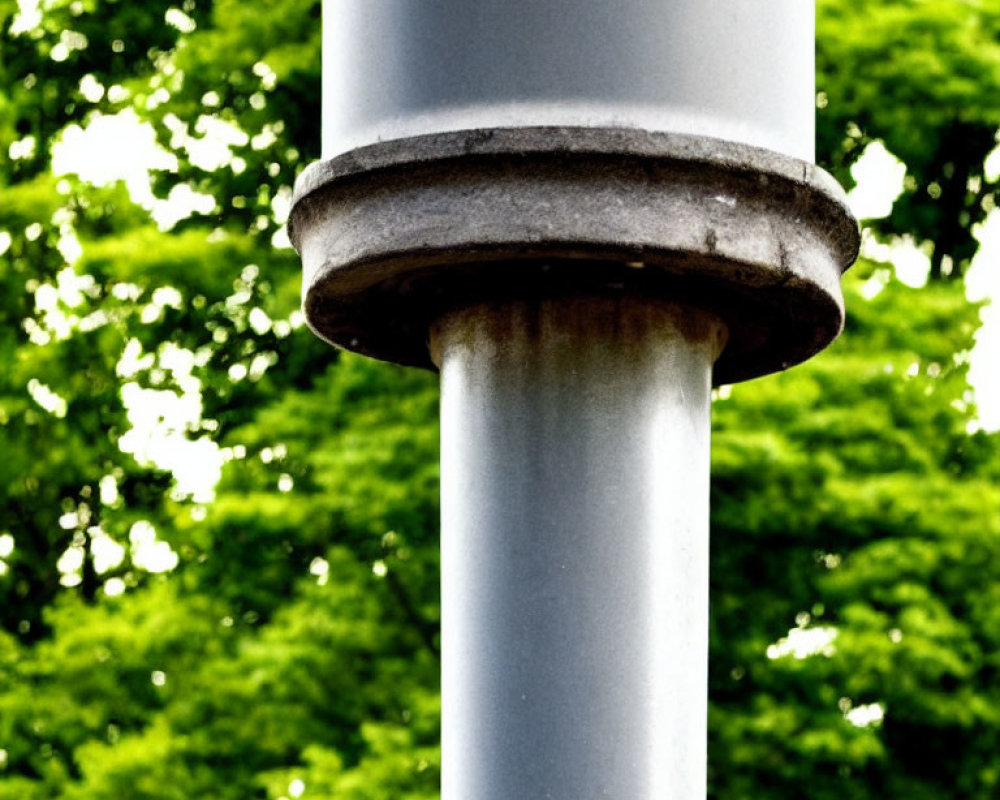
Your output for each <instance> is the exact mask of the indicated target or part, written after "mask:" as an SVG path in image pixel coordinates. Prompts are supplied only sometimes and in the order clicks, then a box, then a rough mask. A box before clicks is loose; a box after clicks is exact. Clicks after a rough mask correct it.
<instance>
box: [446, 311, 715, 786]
mask: <svg viewBox="0 0 1000 800" xmlns="http://www.w3.org/2000/svg"><path fill="white" fill-rule="evenodd" d="M724 336H725V332H724V329H723V326H722V325H721V324H720V323H719V322H718V321H717V320H716V319H715V318H714V317H712V316H710V315H708V314H704V313H702V312H698V311H692V310H685V309H682V308H680V307H678V306H675V305H672V304H669V303H666V302H662V301H658V300H654V299H650V298H638V297H618V298H614V297H586V296H584V297H575V298H564V299H551V300H532V301H525V302H521V301H508V302H497V303H491V304H482V305H476V306H473V307H469V308H465V309H463V310H460V311H457V312H453V313H451V314H449V315H446V316H445V317H444V318H443V319H442V320H440V321H439V322H438V323H437V324H436V325H435V326H434V328H433V330H432V349H433V351H434V353H435V357H436V360H437V361H438V364H439V366H440V368H441V386H442V399H441V426H442V433H441V462H442V463H441V469H442V487H441V493H442V541H441V547H442V604H443V606H442V637H443V658H442V661H443V675H442V685H443V770H444V772H443V786H442V797H443V800H542V798H549V799H550V800H591V799H593V800H597V799H598V798H614V800H640V799H641V800H701V799H702V798H704V796H705V791H706V788H705V760H706V707H707V656H708V477H709V404H710V391H711V372H712V362H713V360H714V358H715V357H716V355H717V354H718V352H719V350H720V348H721V345H722V342H723V339H724Z"/></svg>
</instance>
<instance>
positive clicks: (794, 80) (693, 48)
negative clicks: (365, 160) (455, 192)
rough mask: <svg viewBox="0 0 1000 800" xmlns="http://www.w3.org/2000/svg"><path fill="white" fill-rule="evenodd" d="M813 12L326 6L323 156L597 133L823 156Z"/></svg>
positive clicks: (741, 6) (724, 7)
mask: <svg viewBox="0 0 1000 800" xmlns="http://www.w3.org/2000/svg"><path fill="white" fill-rule="evenodd" d="M814 13H815V12H814V4H813V2H812V0H324V22H323V25H324V46H323V60H324V63H323V156H324V158H332V157H334V156H337V155H340V154H341V153H345V152H347V151H349V150H353V149H354V148H357V147H361V146H364V145H369V144H374V143H376V142H379V141H385V140H390V139H399V138H404V137H410V136H417V135H421V134H428V133H442V132H445V131H455V130H467V129H472V128H505V127H531V126H586V127H598V126H600V127H615V128H639V129H644V130H650V131H663V132H672V133H684V134H694V135H698V136H708V137H713V138H718V139H726V140H729V141H732V142H739V143H743V144H749V145H753V146H756V147H761V148H766V149H768V150H772V151H775V152H778V153H782V154H784V155H788V156H792V157H794V158H798V159H802V160H804V161H813V160H814V144H813V142H814V114H815V111H814V109H815V100H814V95H815V89H814V77H813V73H814Z"/></svg>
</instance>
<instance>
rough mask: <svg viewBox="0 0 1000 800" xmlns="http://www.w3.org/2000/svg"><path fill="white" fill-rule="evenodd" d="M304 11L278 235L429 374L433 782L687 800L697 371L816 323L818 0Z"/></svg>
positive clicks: (833, 191)
mask: <svg viewBox="0 0 1000 800" xmlns="http://www.w3.org/2000/svg"><path fill="white" fill-rule="evenodd" d="M324 6H325V7H324V23H323V24H324V89H323V93H324V98H323V118H324V133H323V140H324V148H323V149H324V155H325V156H326V157H327V160H326V161H323V162H320V163H317V164H313V165H312V166H310V167H309V168H308V169H306V170H305V171H304V172H303V173H302V175H300V177H299V179H298V180H297V181H296V187H295V193H294V198H293V204H292V210H291V214H290V217H289V234H290V237H291V240H292V242H293V243H294V244H295V247H296V248H297V249H298V251H299V253H300V255H301V257H302V264H303V287H304V299H303V306H304V310H305V313H306V318H307V320H308V322H309V324H310V326H312V328H313V329H314V330H315V331H316V332H317V333H318V334H319V335H320V336H322V337H323V338H325V339H327V340H328V341H330V342H331V343H333V344H336V345H338V346H341V347H345V348H348V349H350V350H354V351H357V352H360V353H364V354H367V355H370V356H373V357H376V358H381V359H384V360H387V361H393V362H396V363H400V364H409V365H415V366H422V367H426V368H434V367H435V365H436V366H437V367H438V368H440V370H441V381H442V384H441V385H442V409H441V411H442V442H441V444H442V570H443V575H442V603H443V608H442V628H443V631H442V636H443V675H442V679H443V738H444V741H443V746H444V765H443V787H442V788H443V797H444V800H544V799H545V798H549V799H550V800H590V799H591V798H593V799H594V800H596V799H597V798H605V797H609V798H614V799H615V800H698V798H701V797H704V795H705V788H706V787H705V719H706V708H707V696H706V695H707V686H706V684H707V680H706V657H707V652H706V651H707V641H706V640H707V631H708V622H707V615H708V591H707V574H708V563H707V561H708V536H707V529H708V521H707V502H708V497H707V488H708V459H709V391H710V387H711V385H712V383H713V381H714V382H715V383H729V382H735V381H741V380H747V379H749V378H755V377H758V376H760V375H764V374H767V373H769V372H774V371H776V370H781V369H785V368H787V367H789V366H791V365H793V364H796V363H799V362H800V361H803V360H805V359H806V358H809V357H810V356H811V355H813V354H814V353H816V352H818V351H819V350H821V349H822V348H823V347H825V346H826V345H827V344H829V343H830V342H831V341H832V340H833V339H834V338H835V337H836V336H837V334H838V333H839V332H840V330H841V327H842V326H843V321H844V308H843V298H842V295H841V290H840V276H841V273H842V272H843V270H844V269H846V268H847V266H849V265H850V263H851V262H852V261H853V260H854V258H855V256H856V255H857V251H858V245H859V235H858V228H857V223H856V222H855V220H854V219H853V218H852V217H851V215H850V212H849V211H848V209H847V206H846V201H845V197H844V193H843V191H842V190H841V188H840V187H839V186H838V185H837V184H836V183H835V182H834V181H833V180H832V178H830V176H829V175H827V174H826V173H824V172H823V171H822V170H821V169H818V168H817V167H816V166H815V165H814V164H813V163H812V158H813V122H812V120H813V114H814V97H813V77H812V76H813V4H812V3H810V2H806V1H804V0H741V2H732V0H627V2H626V0H586V2H580V0H327V2H325V3H324ZM723 339H724V340H725V342H724V347H723ZM428 345H430V347H428ZM720 351H721V352H720Z"/></svg>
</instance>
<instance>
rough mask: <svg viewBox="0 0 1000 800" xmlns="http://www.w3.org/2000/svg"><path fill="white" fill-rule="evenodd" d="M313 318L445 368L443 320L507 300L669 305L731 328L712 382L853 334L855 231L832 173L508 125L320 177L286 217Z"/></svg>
mask: <svg viewBox="0 0 1000 800" xmlns="http://www.w3.org/2000/svg"><path fill="white" fill-rule="evenodd" d="M289 230H290V235H291V239H292V242H293V243H294V245H295V247H296V249H297V250H298V251H299V253H300V255H301V256H302V263H303V269H304V280H303V284H304V297H305V299H304V307H305V312H306V317H307V319H308V321H309V324H310V326H311V327H312V328H313V330H315V331H316V332H317V333H318V334H319V335H320V336H322V337H323V338H324V339H326V340H328V341H330V342H331V343H333V344H336V345H338V346H341V347H344V348H347V349H350V350H355V351H358V352H361V353H365V354H367V355H370V356H374V357H376V358H380V359H383V360H387V361H394V362H398V363H402V364H411V365H418V366H424V367H428V368H433V364H432V362H431V359H430V355H429V352H428V345H427V336H428V328H429V326H430V324H431V323H432V322H433V321H434V320H435V319H436V318H438V317H439V316H440V315H441V314H442V313H444V312H445V311H447V310H449V309H452V308H455V307H456V306H460V305H463V304H466V303H469V302H481V301H484V300H490V299H491V298H494V297H521V298H531V297H534V296H539V297H541V296H551V295H553V294H559V293H567V292H569V293H572V292H589V293H592V292H595V291H597V292H629V293H641V294H651V293H652V294H655V295H656V296H659V297H662V298H663V299H666V300H670V301H672V302H679V303H686V304H689V305H691V306H694V307H696V308H702V309H705V310H707V311H710V312H712V313H714V314H716V315H718V316H719V317H721V318H722V319H723V320H724V322H725V323H726V325H727V327H728V329H729V341H728V344H727V346H726V348H725V350H724V352H723V353H722V355H721V356H720V358H719V360H718V362H717V363H716V368H715V382H716V383H730V382H734V381H740V380H745V379H747V378H753V377H756V376H759V375H763V374H766V373H768V372H773V371H776V370H780V369H784V368H786V367H788V366H791V365H792V364H796V363H798V362H800V361H803V360H805V359H806V358H808V357H809V356H811V355H813V354H814V353H816V352H817V351H819V350H821V349H822V348H823V347H825V346H826V345H828V344H829V343H830V342H831V341H833V339H834V338H836V336H837V334H838V333H839V332H840V330H841V328H842V326H843V319H844V310H843V298H842V295H841V290H840V276H841V273H842V272H843V270H844V269H846V268H847V267H848V266H849V265H850V264H851V263H852V262H853V260H854V258H855V257H856V255H857V251H858V245H859V236H858V227H857V223H856V221H855V220H854V218H853V217H852V216H851V214H850V212H849V211H848V209H847V206H846V204H845V197H844V193H843V191H842V190H841V188H840V187H839V186H838V185H837V183H836V182H835V181H834V180H833V179H832V178H831V177H830V176H829V175H827V174H826V173H825V172H824V171H823V170H821V169H819V168H817V167H815V166H814V165H812V164H809V163H806V162H803V161H798V160H796V159H793V158H789V157H787V156H782V155H779V154H776V153H772V152H769V151H765V150H761V149H759V148H754V147H750V146H747V145H741V144H734V143H731V142H725V141H720V140H714V139H709V138H703V137H692V136H683V135H674V134H665V133H651V132H646V131H639V130H632V129H616V128H612V129H608V128H597V129H594V128H509V129H495V130H472V131H461V132H455V133H446V134H435V135H429V136H421V137H416V138H412V139H403V140H396V141H389V142H382V143H379V144H375V145H371V146H369V147H364V148H360V149H358V150H354V151H352V152H350V153H347V154H345V155H342V156H339V157H338V158H335V159H332V160H330V161H326V162H320V163H316V164H313V165H311V166H310V167H309V168H307V169H306V170H305V172H303V174H302V175H301V177H300V178H299V180H298V182H297V184H296V187H295V195H294V199H293V208H292V213H291V218H290V222H289Z"/></svg>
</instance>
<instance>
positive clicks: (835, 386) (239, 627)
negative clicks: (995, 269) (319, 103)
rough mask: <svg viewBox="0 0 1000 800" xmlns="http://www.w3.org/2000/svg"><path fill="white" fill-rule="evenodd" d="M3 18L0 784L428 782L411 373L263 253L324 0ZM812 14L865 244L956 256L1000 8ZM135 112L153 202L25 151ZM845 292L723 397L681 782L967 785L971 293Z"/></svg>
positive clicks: (979, 501)
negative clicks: (702, 663) (875, 163)
mask: <svg viewBox="0 0 1000 800" xmlns="http://www.w3.org/2000/svg"><path fill="white" fill-rule="evenodd" d="M29 5H30V4H18V3H16V2H13V0H0V87H2V88H0V142H2V144H3V147H2V148H0V287H2V291H0V364H2V368H0V453H2V454H3V458H2V459H0V797H5V798H6V797H11V798H18V799H19V800H20V798H25V799H30V798H88V800H91V799H95V800H100V798H119V797H129V798H133V797H134V798H149V800H153V799H154V798H155V799H156V800H160V799H161V798H174V797H176V798H188V797H218V798H230V797H231V798H245V797H261V798H265V797H266V798H279V797H298V796H303V797H307V798H311V797H315V798H334V797H336V798H338V799H339V798H356V799H357V800H362V799H363V800H369V799H370V800H378V799H380V798H389V797H392V798H412V799H413V800H417V799H418V798H430V797H434V796H436V794H437V792H438V774H439V762H440V754H439V747H438V740H439V717H440V702H439V687H438V680H439V679H438V672H439V654H438V646H439V599H438V580H439V578H438V554H437V513H438V512H437V492H438V485H437V484H438V473H437V423H436V415H437V394H436V391H437V390H436V385H435V380H434V378H433V377H432V376H430V375H427V374H423V373H420V372H416V371H408V370H402V369H397V368H392V367H387V366H386V365H382V364H376V363H373V362H369V361H365V360H363V359H360V358H356V357H352V356H348V355H343V354H338V353H337V352H335V351H334V350H332V349H330V348H328V347H326V346H325V345H323V344H322V343H320V342H318V341H317V340H316V339H315V337H313V336H312V334H311V333H309V332H308V331H307V330H306V329H305V327H304V326H303V324H302V319H301V316H300V314H299V313H298V311H297V309H298V302H299V300H298V292H299V265H298V259H297V257H296V256H295V255H294V253H293V252H291V250H290V249H289V248H288V247H287V245H285V243H284V242H283V239H282V236H283V234H282V226H283V223H284V218H285V216H286V215H287V206H288V200H289V196H290V187H291V184H292V181H293V179H294V176H295V174H296V173H297V172H298V171H299V170H300V169H301V168H302V166H303V165H304V164H306V163H308V162H309V161H310V160H313V159H315V158H316V157H317V156H318V133H319V130H318V114H317V113H315V110H316V98H317V96H318V85H319V36H320V29H319V24H318V17H319V5H320V4H319V3H318V2H311V1H310V0H286V1H285V2H280V3H279V2H275V0H266V1H263V2H257V3H242V2H238V0H216V2H214V3H206V2H194V0H186V2H184V3H183V4H182V5H179V6H178V5H173V4H171V3H161V2H158V1H156V2H146V3H141V4H140V3H131V2H127V1H126V0H47V2H43V3H42V4H41V13H40V14H39V15H38V16H37V17H32V15H31V12H30V7H29ZM820 11H821V16H820V33H821V38H820V48H819V64H820V76H819V83H820V88H821V90H822V94H821V95H820V105H821V109H820V114H819V121H820V126H819V130H820V152H821V154H822V156H823V158H824V159H825V163H826V164H827V165H828V166H829V167H830V168H831V169H833V170H834V171H836V172H837V174H838V175H839V176H840V177H842V178H844V179H845V180H849V176H850V166H851V164H852V163H853V161H854V160H855V159H856V158H857V157H858V156H859V154H860V153H861V152H862V150H863V149H864V147H865V146H866V145H867V144H868V143H870V142H871V141H874V140H876V139H880V140H883V141H884V142H885V143H886V145H887V146H888V148H889V149H890V150H891V151H892V152H894V153H895V154H896V155H898V156H899V157H900V158H902V159H903V160H904V161H905V163H906V164H907V169H908V183H907V185H906V189H905V191H904V194H903V196H902V197H901V198H900V200H899V201H897V203H896V205H895V207H894V211H893V215H892V216H891V217H890V218H888V219H887V220H883V221H878V222H876V223H874V227H873V232H874V233H875V234H877V235H880V236H883V237H891V236H894V235H900V234H910V235H912V236H914V237H915V238H916V239H917V240H918V241H928V242H932V243H933V245H934V248H935V250H934V252H935V262H934V263H935V264H936V267H935V269H936V270H937V272H940V273H941V274H942V275H943V274H944V273H945V272H946V270H945V268H944V266H945V265H946V264H948V263H950V264H952V265H953V268H952V270H951V276H952V277H955V276H958V275H959V274H960V273H961V272H962V271H963V270H964V265H965V264H966V262H967V261H968V259H969V258H970V256H971V254H972V252H974V247H975V243H974V240H973V239H972V238H971V232H972V226H973V225H974V224H975V223H976V222H977V221H979V220H981V219H982V218H983V216H984V214H986V213H987V212H988V211H989V210H990V209H991V208H992V204H991V203H992V199H995V193H996V189H997V187H996V185H995V183H990V181H989V180H987V176H986V175H985V174H984V170H983V160H984V158H985V156H986V154H987V153H988V152H989V151H990V150H991V149H992V147H993V146H994V139H993V136H994V132H995V130H996V128H997V126H998V124H1000V109H998V108H997V107H996V103H997V102H998V101H997V98H998V97H1000V92H998V91H997V89H998V86H997V83H998V82H1000V50H998V48H1000V12H997V11H994V10H993V7H992V6H991V5H990V4H988V3H974V2H968V1H965V0H949V2H940V3H930V2H918V1H917V0H893V2H888V3H883V4H880V5H879V6H878V7H877V8H871V7H866V8H861V7H860V6H859V5H858V4H856V3H851V2H849V0H823V2H822V3H820ZM901 43H905V45H906V46H905V47H902V46H901ZM129 115H134V116H135V119H141V120H143V121H144V122H145V123H146V124H147V125H148V126H150V128H149V130H151V131H152V135H151V137H150V142H149V146H150V147H152V143H153V142H154V141H155V142H156V143H157V145H158V147H159V148H160V154H159V155H158V156H157V157H156V158H157V164H158V165H159V166H158V167H157V168H156V169H155V170H154V174H153V181H152V193H151V194H148V195H147V196H144V197H143V196H141V195H142V191H141V187H140V188H139V189H137V188H136V187H135V186H126V185H125V183H124V182H122V181H118V182H112V183H108V184H103V185H102V184H101V182H100V181H95V180H92V179H88V173H87V169H88V167H89V166H90V165H88V164H87V163H86V160H84V161H82V162H80V161H78V164H77V166H76V167H75V169H77V170H78V171H79V172H80V173H81V174H72V173H69V174H55V173H54V171H53V152H54V149H53V148H56V150H55V152H58V143H59V142H60V141H62V142H67V143H68V142H71V141H73V139H74V137H78V136H81V135H83V134H82V131H83V130H84V129H88V130H89V129H91V128H92V126H94V125H98V126H99V125H101V124H104V123H103V122H102V120H104V121H106V120H107V119H109V118H115V119H119V120H121V119H126V120H127V119H129ZM109 130H110V129H109ZM220 140H221V141H224V142H226V144H225V145H224V146H222V147H221V149H220V146H219V145H218V144H217V142H218V141H220ZM213 142H216V144H214V145H213V144H212V143H213ZM213 148H214V149H213ZM127 155H128V154H127V153H122V154H121V156H122V159H127ZM934 187H937V188H934ZM199 194H200V195H204V196H206V197H207V202H206V201H205V200H202V201H200V202H199V203H198V204H197V205H198V209H197V210H196V211H194V212H193V213H191V214H190V215H189V216H187V217H185V218H183V219H181V220H178V221H175V222H173V223H171V221H169V220H166V221H165V220H164V218H162V217H160V216H158V215H159V214H160V212H161V210H162V209H163V208H164V206H163V204H162V202H161V201H162V200H164V199H165V198H168V197H173V198H174V199H175V200H177V199H178V198H183V197H185V196H188V197H191V196H196V195H199ZM848 288H849V299H848V305H849V309H850V316H849V321H848V329H847V331H846V333H845V336H844V337H843V338H842V340H841V341H840V342H838V343H837V344H836V345H835V346H834V347H833V348H831V349H830V351H828V352H827V353H825V354H823V355H822V356H820V357H818V358H817V359H815V360H814V361H812V362H810V363H809V364H807V365H805V366H802V367H799V368H797V369H795V370H793V371H791V372H789V373H787V374H782V375H779V376H774V377H771V378H767V379H762V380H759V381H754V382H752V383H750V384H747V385H740V386H737V387H735V388H734V389H732V390H731V392H730V391H729V390H725V391H723V392H722V393H721V394H720V397H719V399H718V401H717V403H716V406H715V411H714V425H715V434H714V435H715V443H714V450H713V485H712V495H713V518H712V537H713V563H712V569H713V573H712V576H713V577H712V582H713V597H712V660H711V697H712V710H711V715H712V716H711V735H710V766H711V788H710V793H711V796H712V797H715V798H720V800H722V799H723V798H724V799H725V800H740V799H742V798H749V797H754V798H757V797H798V796H802V795H808V796H809V797H814V798H825V797H830V798H833V797H838V798H839V797H844V796H849V797H856V798H865V797H869V796H870V797H876V796H877V797H884V796H890V797H897V796H899V797H913V798H919V799H921V800H922V799H924V798H927V799H928V800H930V799H931V798H933V799H934V800H937V799H938V798H942V799H943V798H987V797H995V796H996V794H997V791H998V790H997V784H998V782H1000V755H998V754H1000V741H998V737H1000V696H998V689H997V685H998V683H997V670H998V669H1000V640H998V633H997V632H998V631H1000V619H998V618H997V614H998V612H997V611H996V609H997V608H1000V603H998V602H997V601H998V600H1000V589H998V587H1000V575H998V570H1000V566H998V565H1000V557H998V556H1000V553H998V552H997V550H998V549H1000V517H998V516H997V514H996V508H997V507H998V502H1000V490H998V489H997V488H996V487H997V485H998V481H997V479H998V477H1000V460H998V457H997V456H996V452H997V440H996V436H994V435H991V434H987V433H984V432H982V431H977V430H976V429H975V406H974V402H973V401H974V398H973V397H972V396H971V394H970V390H969V387H968V384H967V378H966V375H967V366H968V352H969V349H970V347H971V346H972V336H973V333H974V330H975V326H976V312H977V309H976V308H975V307H974V306H972V305H970V304H968V303H967V302H966V301H965V299H964V297H963V294H962V287H961V285H960V283H959V282H953V281H939V282H932V284H931V285H930V286H928V287H927V288H925V289H921V290H912V289H908V288H906V287H905V286H902V285H901V284H900V283H899V282H898V281H896V280H895V279H894V276H893V271H892V266H891V264H880V263H874V262H871V261H866V262H863V263H861V264H859V265H858V266H857V267H855V269H854V270H853V274H852V275H851V276H850V277H849V279H848ZM164 442H167V443H168V445H169V446H167V445H164V444H163V443H164ZM158 443H159V444H158ZM157 448H159V449H157ZM178 452H184V453H185V454H186V455H185V457H184V458H183V459H178V458H176V457H175V456H176V453H178ZM217 465H221V478H220V479H219V480H218V481H217V482H216V475H215V474H214V473H213V470H214V469H216V467H217ZM213 484H214V488H212V485H213Z"/></svg>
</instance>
